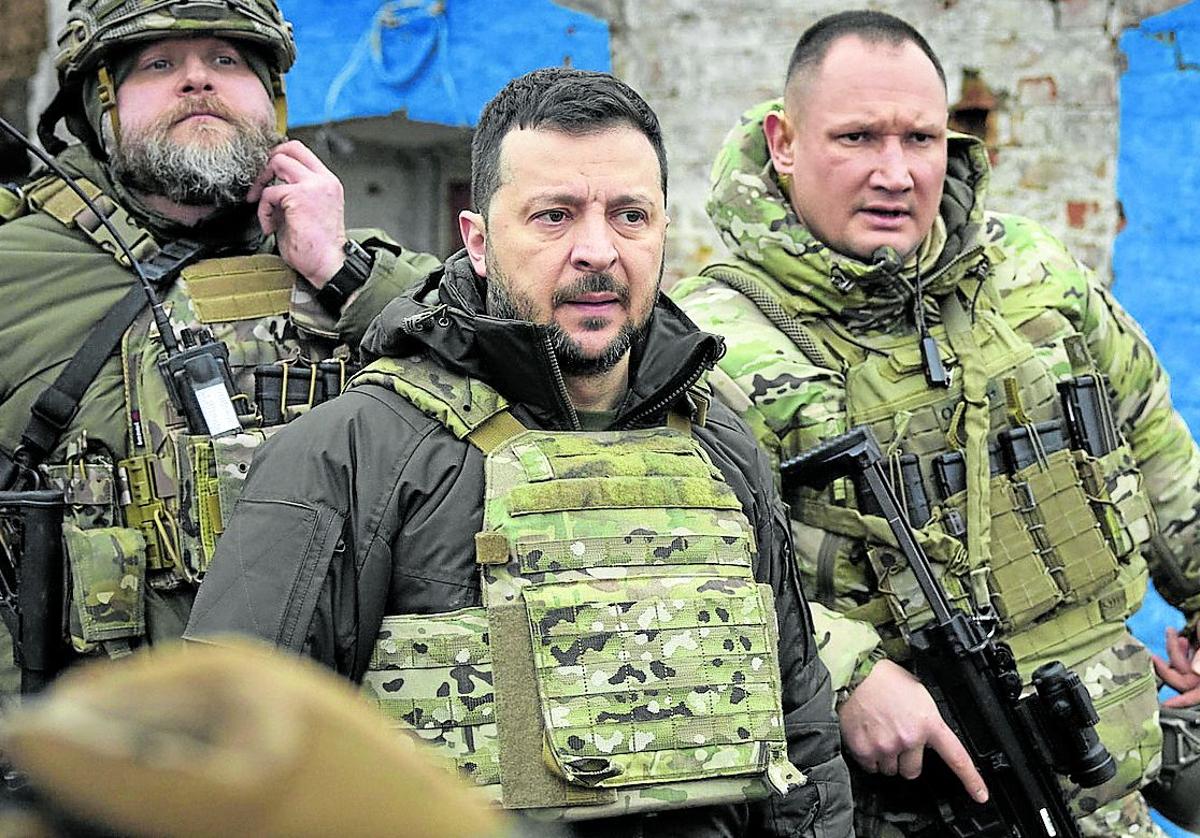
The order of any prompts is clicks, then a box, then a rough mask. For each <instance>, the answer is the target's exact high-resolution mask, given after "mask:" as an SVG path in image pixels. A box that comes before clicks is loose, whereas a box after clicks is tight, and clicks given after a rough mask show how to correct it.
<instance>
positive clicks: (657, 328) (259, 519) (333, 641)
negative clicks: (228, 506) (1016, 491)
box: [185, 254, 850, 835]
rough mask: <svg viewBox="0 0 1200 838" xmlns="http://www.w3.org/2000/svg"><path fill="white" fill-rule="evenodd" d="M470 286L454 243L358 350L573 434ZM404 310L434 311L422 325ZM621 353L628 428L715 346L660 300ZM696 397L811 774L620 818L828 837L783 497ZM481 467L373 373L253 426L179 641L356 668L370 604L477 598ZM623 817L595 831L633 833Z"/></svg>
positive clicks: (446, 604)
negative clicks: (754, 793)
mask: <svg viewBox="0 0 1200 838" xmlns="http://www.w3.org/2000/svg"><path fill="white" fill-rule="evenodd" d="M480 291H481V283H480V281H479V280H478V279H477V278H476V277H475V276H474V274H473V273H472V272H471V270H470V266H469V262H468V260H467V259H466V257H465V255H461V254H460V255H459V256H458V257H454V258H452V259H451V260H450V261H449V262H448V263H447V267H446V269H445V270H444V271H443V272H439V273H438V274H434V275H433V276H431V277H430V279H429V280H427V282H426V283H425V284H424V286H423V287H422V288H420V289H416V290H415V291H414V292H413V294H412V295H411V296H406V297H405V298H402V299H400V300H397V301H395V302H394V303H392V304H391V305H390V306H389V307H388V308H387V309H386V310H385V311H384V313H383V315H381V317H380V318H379V319H378V320H376V322H375V324H374V325H373V326H372V328H371V330H370V331H369V332H368V334H367V337H366V338H365V339H364V341H363V348H364V350H365V351H366V352H367V353H368V354H374V355H377V356H392V357H411V356H426V357H428V358H430V359H431V360H432V361H433V362H434V363H436V364H438V365H442V366H446V367H448V368H450V369H453V370H454V371H455V372H456V373H459V374H460V375H467V376H471V377H474V378H477V379H479V380H482V381H484V382H486V383H487V384H488V385H489V386H491V387H492V388H494V389H495V390H497V391H498V392H499V393H500V394H501V395H503V396H504V397H505V398H506V399H507V400H508V401H509V403H510V404H511V405H512V412H513V415H514V416H515V417H516V418H517V419H518V420H520V421H521V423H522V424H524V425H525V426H526V427H532V428H544V429H549V430H570V429H572V428H578V424H577V423H576V422H575V420H574V414H573V408H571V407H570V406H569V402H568V401H567V397H566V393H565V390H563V388H562V386H561V384H556V383H555V381H556V377H555V375H554V373H553V370H552V367H551V364H550V362H549V359H548V356H547V354H546V353H545V352H544V351H543V343H542V340H543V334H544V332H545V328H544V327H538V326H534V325H532V324H528V323H522V322H517V321H511V320H499V319H495V318H490V317H489V318H481V317H477V316H476V315H477V313H478V312H481V311H482V310H483V302H482V299H481V296H480ZM419 301H420V302H419ZM422 302H424V303H430V304H437V303H440V304H444V305H445V308H442V309H437V311H439V312H441V314H439V315H438V316H437V317H432V318H431V317H430V316H429V314H428V312H429V309H428V308H426V307H425V306H424V305H422ZM634 351H635V357H634V359H633V363H632V369H633V372H632V373H631V380H632V385H631V388H630V390H629V392H628V394H627V397H626V399H625V401H624V403H623V404H622V405H621V408H620V411H619V413H618V416H617V418H616V419H615V422H614V425H613V427H617V428H619V427H621V425H622V422H623V421H625V420H626V419H635V418H637V417H638V416H639V414H641V418H640V419H638V421H637V422H636V424H637V426H639V427H640V426H643V425H644V426H656V425H660V424H662V423H663V422H664V421H665V417H666V411H667V409H668V407H669V406H670V405H671V404H673V403H674V401H675V400H677V399H678V398H680V393H681V384H687V383H690V382H691V381H693V380H694V379H695V378H696V377H697V376H698V375H699V374H700V373H701V372H702V371H703V370H705V369H706V368H708V367H710V366H711V365H712V364H713V362H714V361H715V359H716V357H717V356H718V355H719V354H720V351H721V341H720V340H719V339H718V338H715V337H713V336H712V335H706V334H703V333H701V332H698V331H696V329H695V327H694V326H693V325H692V324H691V322H690V321H689V320H688V319H687V318H686V317H684V316H682V314H681V313H680V312H679V311H678V309H677V308H676V307H675V306H674V304H672V303H671V302H670V301H669V300H667V299H666V298H663V299H662V300H661V302H660V303H659V305H658V307H657V308H656V310H655V313H654V316H653V320H652V325H651V328H650V330H649V333H648V336H647V337H646V339H645V340H644V341H642V342H641V343H640V345H639V346H638V347H637V348H636V349H635V350H634ZM669 396H672V397H673V398H668V397H669ZM713 408H714V409H713V411H712V412H711V413H710V414H709V415H708V418H707V422H706V424H705V425H704V426H702V427H701V426H696V427H695V428H694V432H695V437H696V439H697V440H698V441H699V443H700V445H701V447H702V448H703V449H704V451H705V452H706V454H707V455H708V456H709V457H710V458H711V460H712V463H713V464H714V465H715V466H716V467H717V468H718V469H720V471H721V473H722V474H723V475H724V478H725V480H726V481H727V482H728V483H729V485H730V486H731V487H732V488H733V489H734V491H735V492H736V494H737V497H738V499H739V501H740V502H741V504H742V506H743V508H744V510H745V512H746V515H747V516H748V518H749V520H750V522H751V524H752V525H753V527H754V533H755V540H756V543H757V550H758V553H757V558H756V559H755V565H754V574H755V577H756V578H757V579H758V580H759V581H760V582H764V583H768V584H770V585H771V586H772V587H773V589H774V591H775V593H776V609H777V611H778V615H779V629H780V635H781V637H782V638H784V640H783V642H782V643H781V652H780V668H781V671H782V676H783V709H784V716H785V719H784V724H785V729H786V736H787V740H788V745H789V757H790V759H791V761H792V762H793V763H794V764H795V765H796V766H797V767H799V768H800V769H801V770H802V771H804V772H805V773H806V774H808V775H809V777H810V778H811V779H812V782H811V783H809V784H807V785H805V786H802V787H800V788H799V789H797V790H795V791H794V792H792V793H791V794H790V795H788V796H787V797H784V798H774V799H772V801H771V802H770V803H769V804H759V805H756V806H754V807H746V806H728V807H719V808H705V809H701V810H687V811H684V812H682V813H680V814H678V815H671V816H669V817H668V816H659V817H657V818H655V819H650V820H647V821H646V822H645V824H644V826H641V827H640V828H644V829H645V834H647V835H650V834H672V835H673V834H679V835H684V834H689V835H709V834H713V835H716V834H742V833H743V832H745V831H747V830H751V829H758V830H764V831H765V832H764V834H772V835H794V834H795V835H800V834H803V835H808V834H812V832H811V831H809V830H812V829H813V828H814V827H813V826H812V825H811V823H812V819H813V818H814V814H815V817H816V824H817V828H818V831H817V833H816V834H827V835H846V834H849V833H850V825H849V824H850V821H849V818H850V798H849V786H848V777H847V773H846V767H845V764H844V762H843V761H842V758H841V756H840V753H839V740H838V733H837V725H836V721H835V720H834V718H833V715H832V712H831V708H832V693H831V692H830V687H829V676H828V673H827V672H826V671H825V669H824V667H823V666H822V665H821V664H820V661H819V659H818V658H817V656H816V648H815V644H814V643H813V642H812V634H811V632H812V626H811V622H810V616H809V612H808V609H807V608H806V607H805V605H804V602H803V600H802V599H801V598H800V596H799V589H798V587H797V584H796V577H795V574H794V570H793V566H792V558H791V546H790V540H789V536H788V529H787V525H786V518H785V516H784V512H783V507H782V505H781V504H780V503H779V501H778V498H777V496H776V493H775V492H774V491H772V489H771V486H772V483H771V479H770V476H769V470H768V469H769V466H768V464H767V462H766V459H765V457H764V456H763V455H762V453H761V451H759V450H758V449H757V447H756V446H755V445H754V442H753V439H752V438H751V437H750V435H749V434H748V433H747V432H746V429H745V428H744V426H743V425H742V424H741V423H740V422H739V421H738V420H737V419H736V417H734V416H733V414H732V413H731V412H730V411H729V410H727V409H725V408H723V407H721V406H719V405H714V406H713ZM647 409H648V410H649V412H647ZM483 461H484V457H483V454H482V453H481V452H480V450H479V449H477V448H475V447H474V446H472V445H471V444H470V443H469V442H468V441H466V440H459V439H457V438H456V437H455V436H454V435H453V434H452V433H451V432H450V431H449V430H448V429H447V428H446V427H445V426H444V425H443V424H442V423H441V422H439V421H437V420H435V419H432V418H430V417H429V416H426V415H425V414H424V413H422V412H421V411H420V410H419V409H418V408H416V407H415V406H414V405H413V404H412V403H410V402H409V401H407V400H405V399H404V398H402V397H400V396H399V395H398V394H397V393H396V392H395V391H394V390H393V389H392V388H390V387H387V386H384V385H382V384H370V383H368V384H363V385H361V386H356V387H353V388H351V389H350V390H348V391H347V392H346V393H344V394H343V395H342V396H340V397H339V398H337V399H335V400H334V401H332V402H330V403H328V404H324V405H321V406H319V407H317V408H316V409H314V410H313V411H312V412H311V413H309V414H308V415H306V416H302V417H301V418H299V419H298V420H296V421H295V422H293V423H291V424H290V425H289V426H287V427H285V428H284V429H283V430H281V431H280V432H279V433H277V434H276V435H275V436H274V437H272V439H271V440H269V441H268V442H267V444H266V445H265V446H264V448H263V450H262V452H261V455H260V456H259V457H258V458H257V459H256V461H255V464H254V466H253V468H252V469H251V472H250V475H249V478H248V479H247V481H246V485H245V489H244V491H243V494H242V496H241V501H240V502H239V505H238V510H237V512H236V513H235V515H234V517H233V520H232V521H231V522H230V529H229V531H227V532H226V535H225V537H224V538H223V539H222V541H221V544H220V546H219V547H218V549H217V554H216V557H215V559H214V562H213V565H212V569H211V570H210V572H209V575H208V577H207V578H206V579H205V582H204V584H203V585H202V586H201V589H200V593H199V595H198V599H197V601H196V607H195V609H194V611H193V612H192V617H191V621H190V622H189V624H188V629H187V632H186V635H185V636H186V637H188V638H189V639H197V638H203V637H207V636H210V635H213V634H217V633H220V632H227V631H234V632H242V633H249V634H253V635H257V636H260V637H263V638H265V639H267V640H269V641H271V642H274V643H277V644H279V645H282V646H285V647H288V648H291V649H295V650H297V651H303V652H306V653H308V654H310V655H312V656H314V657H316V658H318V659H319V660H321V661H323V662H325V663H327V664H328V665H330V666H332V667H334V668H335V669H337V670H338V671H339V672H342V673H344V674H346V675H348V676H350V677H352V678H354V679H355V680H359V679H361V678H362V676H363V673H364V672H365V670H366V668H367V666H368V663H369V660H370V655H371V651H372V648H373V647H374V645H375V641H376V637H377V634H378V632H379V628H380V625H381V623H382V620H383V618H384V615H385V614H433V613H443V612H449V611H454V610H456V609H461V608H467V607H474V606H478V605H480V604H481V593H480V579H479V570H478V568H477V566H476V562H475V540H474V539H475V535H476V533H478V532H479V531H480V530H481V528H482V522H483V489H484V475H483ZM818 800H819V804H818ZM818 806H819V809H818V808H817V807H818ZM638 828H639V826H637V825H633V824H630V825H629V826H628V829H629V830H630V831H629V832H628V833H626V830H625V829H624V828H622V829H616V830H615V831H617V832H621V834H639V833H637V832H636V831H634V830H636V829H638ZM822 828H823V829H824V830H825V831H824V832H822V831H820V829H822Z"/></svg>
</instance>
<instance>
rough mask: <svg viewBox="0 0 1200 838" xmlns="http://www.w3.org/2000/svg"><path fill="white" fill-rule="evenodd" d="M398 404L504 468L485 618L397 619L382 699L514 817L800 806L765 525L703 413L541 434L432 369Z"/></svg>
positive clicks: (371, 686) (495, 481) (483, 391)
mask: <svg viewBox="0 0 1200 838" xmlns="http://www.w3.org/2000/svg"><path fill="white" fill-rule="evenodd" d="M368 382H370V383H375V384H381V385H383V386H385V387H388V388H392V389H394V390H395V391H396V392H397V393H399V394H400V395H401V396H403V397H404V398H405V399H407V400H408V401H410V402H411V403H413V404H414V405H416V406H417V407H418V408H419V409H420V410H421V411H422V412H424V413H426V414H427V415H429V416H431V417H432V418H434V419H436V420H437V421H439V422H440V423H442V424H443V425H444V426H445V427H446V428H447V429H448V430H449V431H450V432H451V433H453V434H454V435H455V436H456V437H457V438H459V439H463V440H465V441H467V442H469V443H471V444H472V445H475V446H476V447H478V448H479V449H480V450H481V451H483V452H484V453H485V455H486V464H485V485H486V488H485V497H484V499H483V502H484V504H485V512H484V525H483V531H482V532H480V533H478V534H477V535H476V538H475V544H476V561H477V562H478V564H479V568H480V573H481V575H482V584H483V601H484V605H483V606H481V607H477V608H467V609H463V610H459V611H455V612H452V613H448V614H436V615H420V616H417V615H391V616H387V617H385V618H384V620H383V624H382V627H381V629H380V633H379V638H378V641H377V643H376V646H375V649H374V652H373V654H372V658H371V663H370V666H369V668H368V672H367V673H366V675H365V677H364V688H365V690H366V691H367V693H368V694H369V695H370V696H371V697H372V698H373V699H374V700H375V701H376V702H377V703H378V705H379V707H380V708H381V709H382V710H383V711H384V712H385V713H386V714H388V715H389V716H390V717H392V718H394V719H396V720H397V722H398V723H400V725H401V726H402V727H409V728H413V729H414V732H415V735H416V736H418V737H419V738H421V739H424V740H426V741H429V742H431V743H435V744H436V745H438V746H441V748H443V749H444V750H445V752H446V753H447V754H448V755H449V757H450V759H451V760H452V761H453V762H454V763H455V764H456V765H457V767H458V768H459V769H461V770H462V771H463V772H464V773H466V774H467V775H468V776H469V777H471V778H472V779H473V780H474V781H475V782H476V783H477V784H478V785H480V786H482V787H483V788H484V789H485V790H486V792H487V793H488V794H489V795H490V796H491V797H492V799H493V800H495V802H497V803H498V804H500V805H503V806H504V807H505V808H515V809H531V810H535V811H539V812H540V813H541V814H542V816H543V817H550V818H562V819H570V820H574V819H582V818H598V817H608V816H613V815H619V814H627V813H635V812H646V811H658V810H665V809H672V808H679V807H691V806H697V805H705V804H716V803H719V802H730V801H742V800H747V799H755V798H761V797H765V796H767V795H769V794H771V793H784V792H786V791H787V790H788V789H789V788H791V787H793V786H795V785H797V784H800V783H802V782H804V777H803V775H801V774H800V772H799V771H797V770H796V769H795V768H794V767H793V766H792V765H791V764H790V763H789V762H788V760H787V746H786V742H785V738H784V729H783V713H782V707H781V692H780V675H779V663H778V659H777V647H778V642H777V627H776V622H775V613H774V599H773V594H772V591H771V589H770V587H769V586H766V585H759V584H756V583H755V581H754V577H753V574H752V571H751V562H752V558H753V556H754V549H755V545H754V535H753V529H752V527H751V525H750V523H749V521H748V520H747V519H746V517H745V515H744V514H743V512H742V509H741V505H740V503H739V501H738V498H737V497H736V495H735V494H734V493H733V490H732V489H730V487H729V486H728V485H727V484H726V483H725V482H724V480H723V479H722V477H721V474H720V472H719V471H718V470H717V469H716V468H715V467H714V466H713V465H712V463H711V461H710V460H709V458H708V457H707V456H706V454H705V453H704V451H703V450H702V449H701V448H700V446H699V445H698V444H697V443H696V441H695V440H694V439H693V438H692V436H691V434H690V424H688V420H686V419H681V418H680V417H675V418H674V419H673V420H672V421H671V422H670V426H669V427H662V428H655V429H651V430H639V431H620V432H559V431H542V430H532V429H527V428H525V427H523V426H522V425H521V424H520V423H519V422H518V421H517V420H516V419H515V418H514V417H513V416H512V414H511V413H510V412H509V410H508V406H507V403H506V402H505V400H504V399H503V397H501V396H500V395H499V394H497V393H496V392H495V391H494V390H492V389H491V388H489V387H488V386H486V385H484V384H482V383H481V382H479V381H476V380H471V379H466V378H461V377H458V376H456V375H453V374H450V373H447V372H446V371H444V370H442V369H441V368H439V367H436V366H434V365H433V364H432V363H430V362H428V361H426V360H422V359H420V358H414V359H407V360H400V359H390V358H389V359H383V360H380V361H377V362H375V363H374V364H372V365H371V366H369V367H368V368H367V369H365V370H364V371H363V372H362V373H360V374H359V375H358V376H356V377H355V378H354V379H353V380H352V381H351V383H350V385H349V386H351V387H353V386H355V385H357V384H362V383H368Z"/></svg>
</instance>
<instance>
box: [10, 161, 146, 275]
mask: <svg viewBox="0 0 1200 838" xmlns="http://www.w3.org/2000/svg"><path fill="white" fill-rule="evenodd" d="M75 183H76V184H77V185H78V186H79V187H80V188H81V189H82V190H83V191H84V193H85V194H86V195H87V196H88V197H89V198H91V199H92V201H93V202H94V203H95V204H96V206H97V207H99V209H100V211H101V212H102V213H104V216H105V218H107V219H108V221H109V223H110V224H112V225H113V227H115V228H116V230H117V232H118V233H119V234H120V236H121V239H122V240H123V241H124V242H125V243H126V244H127V245H128V246H129V250H130V251H131V252H132V253H133V256H134V258H135V259H137V260H138V261H139V262H143V261H145V260H147V259H150V258H152V257H153V256H154V255H155V254H156V253H157V252H158V250H159V245H158V243H157V242H156V241H155V240H154V239H153V237H151V235H150V234H149V233H148V232H146V230H145V229H143V228H142V226H141V225H140V224H138V223H137V221H136V220H135V219H134V218H133V216H132V215H130V214H129V213H128V212H127V211H126V210H125V209H124V208H123V207H122V206H121V205H120V204H118V203H117V202H116V201H114V200H113V199H112V198H110V197H109V196H108V195H105V194H104V193H103V192H102V191H100V187H99V186H97V185H96V184H94V183H92V182H91V181H90V180H88V179H87V178H84V177H79V178H76V179H75ZM25 198H26V200H27V201H28V202H29V206H30V207H31V208H32V209H35V210H38V211H40V212H44V213H46V214H47V215H49V216H50V217H51V218H53V219H55V220H56V221H58V222H59V223H61V224H64V225H65V226H67V227H77V228H78V229H79V231H80V232H81V233H83V234H84V235H85V236H87V237H88V238H89V239H91V240H92V241H93V242H94V243H95V244H96V245H97V246H98V247H100V248H101V249H102V250H103V251H104V252H105V253H108V254H109V255H110V256H112V257H113V258H114V259H116V260H117V262H119V263H120V264H121V265H122V266H124V267H126V268H131V267H132V266H131V265H130V264H129V259H128V257H126V256H125V253H124V252H123V251H122V250H121V247H120V245H119V244H117V241H116V240H115V239H114V238H113V236H112V234H111V233H110V232H109V231H108V229H107V228H106V227H105V226H104V225H103V224H102V223H101V222H100V219H99V218H97V217H96V215H95V213H93V212H92V211H91V209H89V208H88V206H87V204H85V203H84V202H83V199H81V198H80V197H79V196H78V195H76V194H75V192H74V191H73V190H72V189H71V188H70V187H69V186H67V184H66V183H65V182H64V181H63V180H61V179H60V178H58V177H57V176H49V177H45V178H42V179H41V180H38V181H36V182H34V183H33V184H31V185H30V187H29V188H28V189H27V190H26V191H25Z"/></svg>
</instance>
